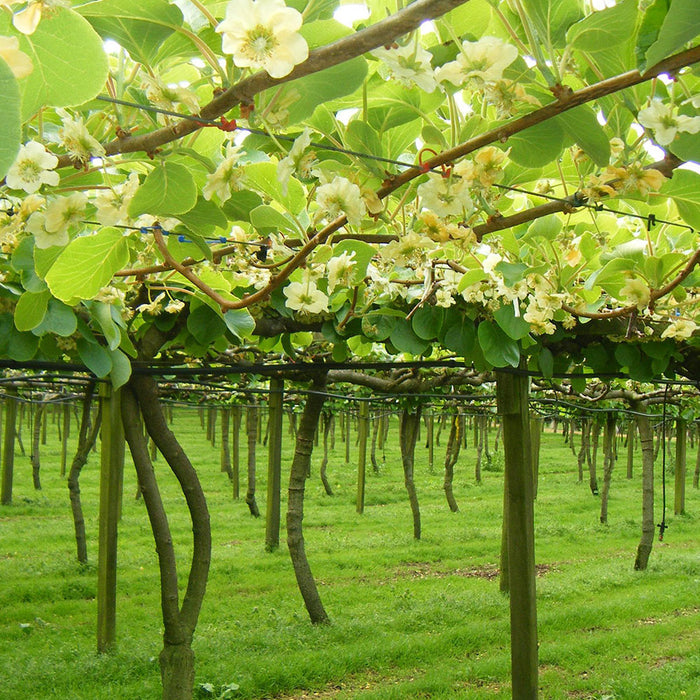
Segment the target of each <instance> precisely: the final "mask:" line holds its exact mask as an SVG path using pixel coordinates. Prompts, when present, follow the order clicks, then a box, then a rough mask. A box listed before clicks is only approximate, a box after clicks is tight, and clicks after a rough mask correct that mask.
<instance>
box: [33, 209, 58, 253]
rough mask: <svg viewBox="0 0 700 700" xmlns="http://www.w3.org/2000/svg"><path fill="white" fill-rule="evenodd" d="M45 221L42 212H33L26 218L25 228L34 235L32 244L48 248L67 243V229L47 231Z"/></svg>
mask: <svg viewBox="0 0 700 700" xmlns="http://www.w3.org/2000/svg"><path fill="white" fill-rule="evenodd" d="M45 224H46V221H45V217H44V214H43V213H42V212H35V213H34V214H32V215H31V216H30V217H29V219H27V225H26V229H27V231H28V232H29V233H31V234H32V235H33V236H34V245H35V246H36V247H37V248H50V247H51V246H64V245H67V244H68V240H69V238H68V229H67V228H63V229H59V230H58V231H47V230H46V225H45Z"/></svg>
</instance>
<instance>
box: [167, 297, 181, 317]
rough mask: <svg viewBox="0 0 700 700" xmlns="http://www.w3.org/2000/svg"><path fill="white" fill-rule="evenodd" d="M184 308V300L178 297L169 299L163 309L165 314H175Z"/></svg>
mask: <svg viewBox="0 0 700 700" xmlns="http://www.w3.org/2000/svg"><path fill="white" fill-rule="evenodd" d="M184 308H185V302H184V301H181V300H180V299H171V300H170V301H169V302H168V303H167V304H166V305H165V308H164V309H163V311H165V313H166V314H177V313H180V311H182V310H183V309H184Z"/></svg>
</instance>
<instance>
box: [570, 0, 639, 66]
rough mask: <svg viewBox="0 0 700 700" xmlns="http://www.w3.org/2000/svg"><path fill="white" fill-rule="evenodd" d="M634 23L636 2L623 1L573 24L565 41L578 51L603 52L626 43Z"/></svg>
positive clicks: (633, 0) (631, 0)
mask: <svg viewBox="0 0 700 700" xmlns="http://www.w3.org/2000/svg"><path fill="white" fill-rule="evenodd" d="M636 21H637V0H624V2H620V3H618V4H617V5H615V6H613V7H608V8H606V9H604V10H599V11H598V12H593V13H592V14H590V15H588V17H586V18H584V19H582V20H581V21H580V22H576V24H573V25H572V26H571V27H570V28H569V31H568V32H567V33H566V39H567V42H568V43H569V45H570V46H573V47H574V48H576V49H579V50H580V51H586V52H587V53H595V52H598V51H604V50H607V49H609V48H611V47H613V46H618V45H620V44H622V43H624V42H625V41H627V40H628V39H629V38H630V36H631V35H632V34H633V33H634V29H635V24H636Z"/></svg>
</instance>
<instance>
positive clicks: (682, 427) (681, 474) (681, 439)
mask: <svg viewBox="0 0 700 700" xmlns="http://www.w3.org/2000/svg"><path fill="white" fill-rule="evenodd" d="M686 437H687V423H686V422H685V420H684V419H683V418H680V417H679V418H676V463H675V464H676V473H675V481H674V489H673V513H674V515H683V514H684V513H685V471H686V453H687V449H686Z"/></svg>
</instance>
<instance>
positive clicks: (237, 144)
mask: <svg viewBox="0 0 700 700" xmlns="http://www.w3.org/2000/svg"><path fill="white" fill-rule="evenodd" d="M607 4H608V5H611V6H610V7H605V8H602V9H601V7H598V3H596V2H593V1H592V0H591V1H589V0H466V1H464V2H460V1H459V0H417V1H416V2H413V3H411V4H409V5H407V6H406V7H402V4H401V3H393V2H380V1H379V0H371V1H370V2H368V3H367V5H366V10H367V11H366V16H365V17H363V18H362V19H358V18H355V19H350V20H345V21H344V23H343V22H341V21H340V20H341V19H343V14H342V10H343V7H342V6H341V5H340V3H339V2H337V1H336V0H312V1H311V2H308V3H306V2H301V0H290V3H289V5H288V6H287V5H285V3H284V1H283V0H231V2H230V3H229V4H228V5H226V6H225V5H224V4H222V3H214V2H209V1H208V0H192V2H191V3H188V2H184V1H183V2H179V1H178V2H177V3H174V4H171V3H169V2H167V0H139V2H134V1H133V0H95V1H94V2H87V3H80V2H74V3H72V4H70V6H68V4H65V5H64V4H54V3H49V2H30V3H29V4H28V5H27V6H24V5H23V4H22V3H16V2H12V1H9V2H3V3H2V5H3V7H2V13H1V14H0V85H1V86H2V93H3V100H2V104H0V117H1V118H2V125H3V126H2V128H1V129H0V177H2V178H3V180H2V184H1V185H0V210H1V211H0V249H1V251H2V253H1V254H0V356H1V357H2V359H3V360H4V361H5V362H6V363H8V364H11V363H16V364H19V365H22V364H23V363H27V362H30V361H31V362H36V363H49V364H51V363H53V364H57V365H66V366H68V365H72V366H74V367H79V368H81V369H83V370H84V369H87V370H89V371H90V372H91V373H92V374H93V375H94V376H95V377H97V378H99V379H105V380H108V381H110V382H111V384H112V387H113V388H114V390H119V389H120V388H122V387H124V388H125V397H126V398H125V404H123V406H124V405H126V406H131V407H132V408H133V411H132V413H130V414H128V415H125V419H128V420H127V421H126V422H127V426H128V429H129V435H130V438H129V442H130V446H131V448H132V451H133V452H134V459H135V461H138V462H139V465H138V466H139V469H140V474H141V475H142V477H143V479H144V480H145V482H146V483H142V484H141V485H142V487H144V486H146V487H147V489H148V496H149V498H148V503H147V506H148V504H149V503H150V504H151V505H150V506H149V513H150V515H151V518H152V519H153V518H156V520H157V522H156V525H157V527H155V528H154V532H155V534H156V536H157V537H158V538H160V539H159V541H162V542H165V541H166V540H167V523H165V524H164V523H163V514H162V512H161V510H162V509H161V508H160V506H159V505H158V498H157V496H156V495H154V494H157V484H155V483H154V480H153V479H151V472H152V470H151V469H150V467H149V461H148V455H147V452H146V451H145V450H144V444H143V440H142V439H141V437H140V435H141V433H139V425H138V421H137V420H136V419H137V416H138V414H139V413H140V414H141V415H142V416H143V418H144V420H145V421H146V424H147V428H148V431H149V433H150V435H151V437H152V438H153V440H154V441H155V442H156V444H158V445H159V448H160V449H161V451H165V452H167V454H166V455H165V457H166V460H167V461H168V463H169V464H170V465H171V467H172V468H173V470H174V471H175V473H176V475H178V478H181V480H182V481H183V488H184V490H185V493H186V495H188V498H191V499H194V500H191V501H190V500H188V504H189V505H190V509H191V513H192V517H193V527H194V530H195V533H194V536H195V545H196V546H195V554H196V556H195V557H194V560H193V569H192V571H191V574H190V580H189V583H188V594H187V595H186V596H185V602H184V603H183V608H182V609H179V608H178V607H177V585H176V584H177V578H176V574H175V573H174V572H173V571H172V570H169V569H168V568H167V563H168V562H167V561H165V560H161V566H162V567H163V568H162V572H163V582H164V585H165V587H166V589H167V592H166V591H165V589H164V615H165V616H167V618H168V623H169V624H168V625H166V627H167V629H166V637H165V650H164V654H163V655H162V657H161V661H162V665H163V678H164V680H165V681H166V684H167V686H168V687H169V688H170V690H169V691H164V692H166V693H167V692H170V693H171V694H170V695H169V696H168V697H170V698H176V697H182V698H186V697H189V696H190V695H191V692H192V689H191V685H192V682H191V681H192V677H193V676H192V669H193V666H192V657H191V648H190V647H189V643H190V641H191V638H192V635H193V633H194V626H195V624H196V620H197V615H198V612H199V605H200V604H201V598H202V596H203V592H204V587H205V585H206V576H207V570H208V564H209V560H208V558H209V554H208V549H207V548H208V545H207V541H208V540H207V538H208V516H207V511H206V504H205V503H204V501H203V497H202V496H201V494H200V493H199V491H198V489H199V487H198V483H197V478H196V473H194V470H192V469H191V464H190V463H189V460H187V459H186V458H184V459H183V455H182V454H180V452H181V450H180V448H179V446H178V445H177V442H176V440H175V439H174V436H172V435H171V434H169V433H167V432H166V429H165V425H164V421H163V420H162V415H161V413H160V410H159V409H158V408H157V407H158V398H157V391H156V386H155V382H153V380H152V379H151V378H149V377H144V376H143V374H139V369H140V368H141V369H143V366H144V364H150V363H152V362H153V361H157V362H160V363H162V364H163V365H164V366H166V367H167V366H171V367H174V366H185V365H186V366H189V367H191V368H195V369H196V368H197V367H202V366H204V365H207V364H208V363H210V362H222V363H224V364H229V365H244V366H245V365H246V364H249V363H258V362H261V361H262V362H264V360H265V358H266V357H270V356H271V355H274V356H275V357H276V358H279V357H281V356H283V357H285V358H287V359H289V360H291V361H294V362H299V361H302V362H306V363H310V364H313V365H314V367H315V369H318V365H319V364H321V363H325V365H326V366H325V367H324V368H323V370H324V371H326V370H330V371H333V366H332V363H337V364H342V363H344V362H346V361H353V362H356V361H358V360H362V359H371V360H373V361H377V362H382V361H387V360H397V359H398V360H405V361H412V360H416V359H421V360H434V361H437V362H442V361H444V360H445V358H457V359H458V360H459V361H460V362H462V361H464V362H463V364H466V365H467V366H469V367H470V368H473V371H475V372H477V373H478V372H486V371H490V370H492V369H496V370H503V369H508V368H509V369H510V370H512V371H515V370H516V369H518V370H519V371H520V372H522V374H517V373H516V374H512V373H511V374H510V375H506V374H505V373H503V372H501V373H500V374H499V375H498V376H500V377H502V376H508V377H513V376H516V377H524V376H525V373H526V372H532V371H535V372H538V373H540V374H541V375H543V376H544V377H545V378H552V377H554V376H555V375H558V374H561V373H574V374H576V375H580V377H579V378H578V379H577V380H576V381H577V382H578V383H584V384H585V380H586V376H585V375H586V374H587V373H589V374H592V373H595V374H601V373H606V372H610V373H613V374H616V375H622V376H625V377H629V378H631V379H634V380H639V381H651V380H654V379H658V378H661V377H664V376H666V377H674V376H676V375H679V374H680V375H682V376H684V377H687V378H690V379H693V380H696V381H697V380H698V379H700V359H699V358H700V353H699V352H698V346H699V345H700V333H699V332H698V328H699V324H700V321H699V320H698V317H699V316H700V298H699V295H698V280H700V272H699V265H698V263H699V262H700V241H699V238H698V233H697V229H698V228H700V194H699V193H700V175H699V174H698V172H697V167H696V165H695V166H694V165H693V163H695V164H697V161H698V160H700V116H699V115H698V107H699V106H700V97H699V94H700V92H699V90H698V85H699V84H700V77H699V73H698V69H697V65H698V63H699V62H700V46H698V37H697V27H698V10H697V7H696V5H697V3H695V2H694V0H671V1H670V2H669V3H653V4H652V3H648V2H642V3H638V2H637V1H636V0H621V1H619V2H616V3H612V2H608V3H607ZM602 5H603V3H601V6H602ZM76 47H78V50H76ZM542 198H544V199H545V201H544V203H543V201H542ZM154 339H157V342H155V341H154ZM339 371H344V370H339ZM508 381H510V379H508ZM516 384H517V382H516ZM526 390H527V388H526V387H525V386H524V385H518V386H514V387H510V388H509V389H508V390H507V392H511V393H512V395H514V396H518V397H520V398H519V401H521V399H522V395H523V392H525V391H526ZM502 391H506V390H505V389H502ZM633 400H634V401H637V400H638V399H636V398H634V399H633ZM521 404H522V405H523V406H525V405H526V402H524V403H523V402H522V401H521ZM510 410H511V407H508V406H500V407H499V411H501V412H503V413H504V415H505V416H510V415H511V414H510V413H509V411H510ZM319 412H320V407H319ZM521 418H522V416H520V418H518V419H517V420H516V419H515V418H513V420H512V421H511V422H512V424H513V426H515V427H516V428H517V429H518V430H520V429H521V428H522V429H523V430H526V429H525V428H524V427H523V426H521V425H520V423H522V421H521V420H520V419H521ZM314 420H315V418H314ZM129 421H131V423H129ZM519 421H520V422H519ZM642 424H643V423H642ZM254 427H255V426H254V425H253V423H252V418H251V424H250V429H251V435H252V430H253V429H254ZM643 439H644V444H645V449H648V444H649V437H648V434H647V433H645V437H644V438H643ZM504 440H508V441H509V445H513V444H514V443H513V436H512V434H511V435H510V436H507V435H505V434H504ZM526 442H527V441H526ZM523 444H525V443H523ZM511 452H512V450H511V449H510V448H509V453H511ZM528 462H529V458H527V459H524V461H523V463H524V464H527V463H528ZM408 463H409V466H410V458H409V459H408ZM511 466H513V468H515V466H514V465H511ZM8 471H11V470H8ZM409 471H410V469H409ZM516 475H517V473H516V472H514V473H513V475H512V476H516ZM521 476H522V475H521ZM37 477H38V466H37ZM295 478H297V477H295ZM514 483H516V481H511V486H512V484H514ZM518 483H519V482H518ZM249 484H250V482H249ZM407 486H408V482H407ZM295 488H297V489H298V488H300V485H299V484H297V485H296V486H295ZM513 488H514V487H513ZM528 488H529V487H528ZM409 491H410V489H409ZM248 495H249V498H248V501H249V507H250V509H251V512H252V513H254V512H255V511H256V510H257V505H256V503H255V495H254V492H252V493H249V494H248ZM519 495H522V494H519ZM527 513H528V506H527V504H525V507H523V508H521V509H520V515H521V516H523V517H529V516H528V515H527ZM519 517H520V516H519ZM295 526H296V521H295ZM416 527H418V521H417V520H416ZM301 542H302V543H303V540H301ZM166 550H167V551H166ZM159 553H161V552H160V550H159ZM162 553H163V557H165V559H168V557H169V558H170V559H173V560H174V555H173V554H172V552H171V551H170V550H169V549H167V548H164V549H163V550H162ZM640 568H643V567H640ZM530 575H532V576H534V569H533V568H532V566H531V567H530V569H529V574H528V576H530ZM173 582H175V583H173ZM530 583H532V582H530ZM530 583H529V584H528V585H530ZM511 584H512V581H511ZM173 601H174V604H173ZM530 632H531V630H530V631H528V634H530ZM532 641H533V640H532V639H530V645H531V647H532ZM535 641H536V640H535ZM534 646H536V644H535V645H534ZM173 649H176V652H177V653H171V652H173ZM529 653H534V652H532V648H531V650H530V652H529ZM176 658H183V659H186V663H184V664H182V665H181V667H182V669H181V672H182V675H181V676H180V677H178V676H177V674H178V673H179V672H180V671H179V668H178V665H177V662H176ZM532 661H533V659H532V657H530V658H528V659H527V660H526V665H529V666H530V668H529V671H528V673H530V674H531V675H530V676H529V677H528V678H526V679H525V680H524V682H523V684H522V685H519V686H518V687H520V688H527V690H522V691H518V692H522V693H523V695H522V697H525V696H529V694H530V693H532V692H535V693H536V688H537V684H536V679H534V678H533V677H532ZM535 672H536V669H535ZM514 687H515V684H514ZM533 689H534V691H533Z"/></svg>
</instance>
